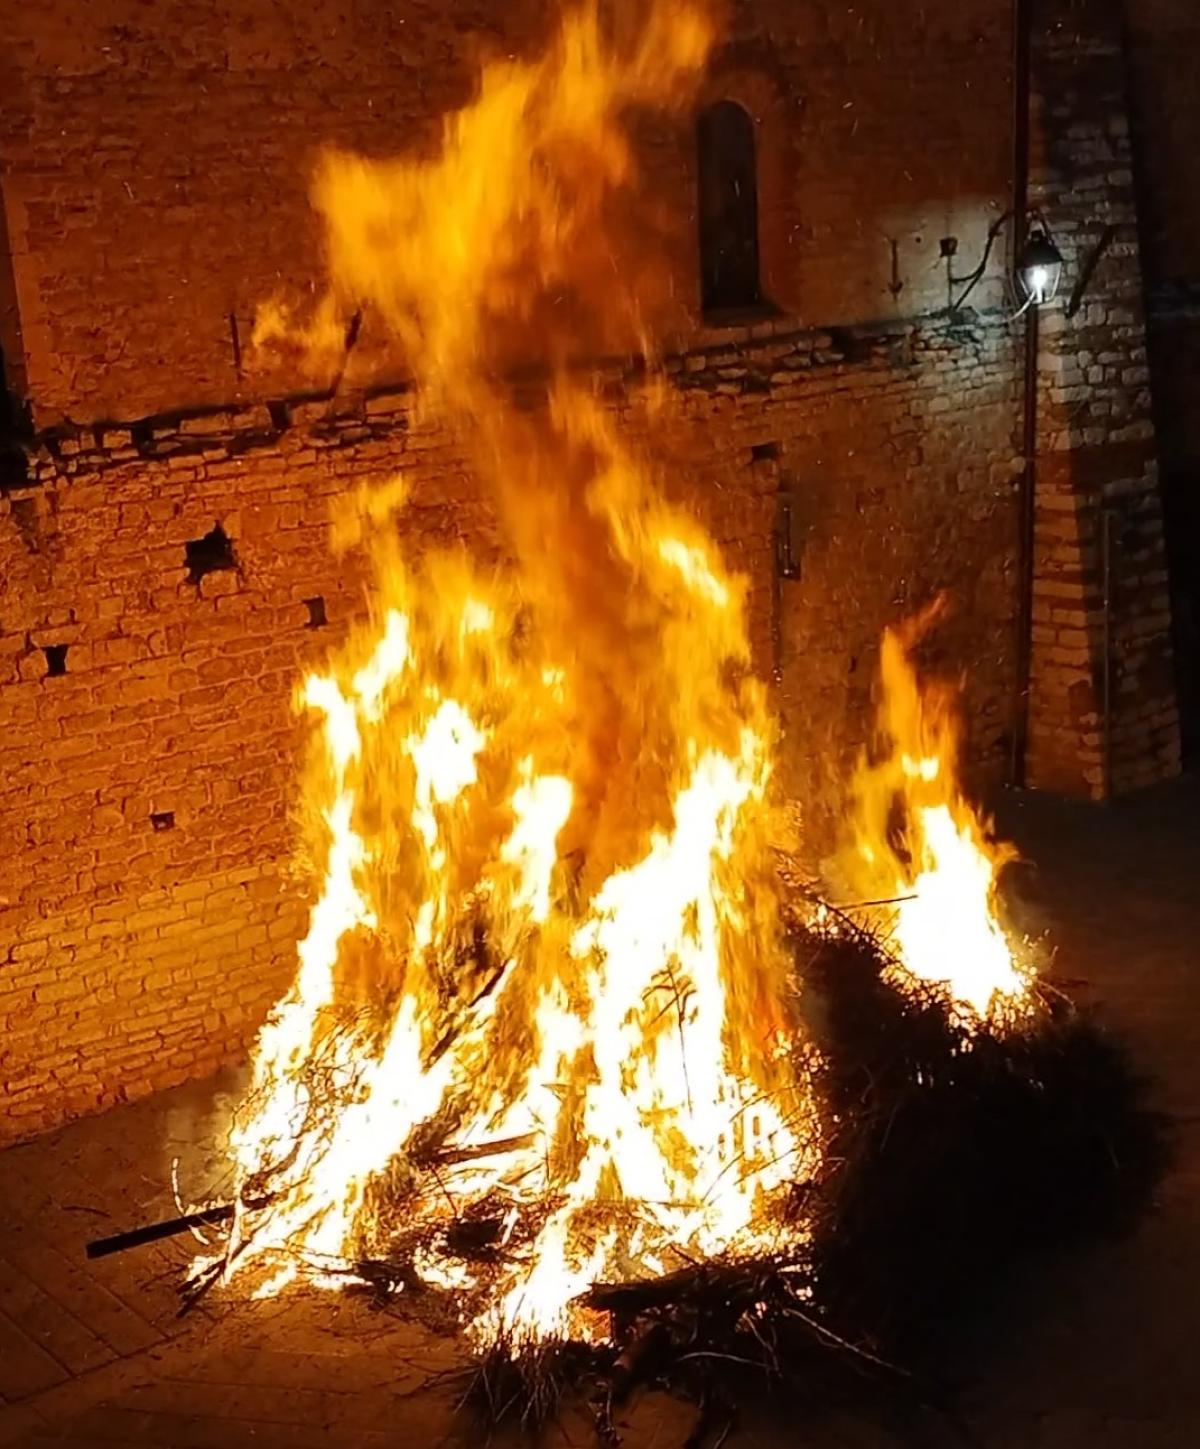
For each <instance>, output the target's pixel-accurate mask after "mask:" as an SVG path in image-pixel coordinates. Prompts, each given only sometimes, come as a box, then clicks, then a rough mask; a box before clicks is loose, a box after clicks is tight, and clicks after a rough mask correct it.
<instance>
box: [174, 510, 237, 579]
mask: <svg viewBox="0 0 1200 1449" xmlns="http://www.w3.org/2000/svg"><path fill="white" fill-rule="evenodd" d="M184 561H185V562H186V564H187V569H188V583H189V584H198V583H199V582H200V580H201V579H202V578H203V577H204V575H205V574H213V573H217V572H218V571H219V570H221V569H235V568H237V566H238V562H237V556H236V554H235V553H234V551H233V539H231V538H230V537H229V535H228V534H227V533H226V532H225V530H224V529H223V528H222V527H221V525H220V524H219V523H215V524H213V527H212V529H211V530H210V532H208V533H206V534H205V535H204V537H203V538H190V539H188V541H187V543H186V544H184Z"/></svg>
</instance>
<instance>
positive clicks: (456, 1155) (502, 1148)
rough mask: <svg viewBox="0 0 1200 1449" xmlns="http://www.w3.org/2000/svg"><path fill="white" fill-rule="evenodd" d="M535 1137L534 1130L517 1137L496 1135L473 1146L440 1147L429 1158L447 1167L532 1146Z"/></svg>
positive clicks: (439, 1165) (440, 1165) (536, 1136)
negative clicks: (490, 1139)
mask: <svg viewBox="0 0 1200 1449" xmlns="http://www.w3.org/2000/svg"><path fill="white" fill-rule="evenodd" d="M537 1139H538V1134H537V1133H536V1132H522V1133H521V1135H520V1136H519V1137H497V1138H496V1140H495V1141H494V1142H480V1143H477V1144H476V1145H475V1146H474V1147H442V1148H440V1149H439V1150H438V1151H437V1152H435V1153H434V1154H433V1156H432V1158H431V1159H429V1160H430V1161H431V1162H433V1163H436V1164H437V1166H438V1167H448V1166H452V1165H453V1164H454V1163H456V1162H474V1161H475V1160H476V1159H477V1158H480V1157H500V1156H502V1155H503V1154H504V1153H506V1152H520V1151H521V1149H522V1148H523V1147H532V1146H533V1144H534V1143H535V1142H536V1141H537Z"/></svg>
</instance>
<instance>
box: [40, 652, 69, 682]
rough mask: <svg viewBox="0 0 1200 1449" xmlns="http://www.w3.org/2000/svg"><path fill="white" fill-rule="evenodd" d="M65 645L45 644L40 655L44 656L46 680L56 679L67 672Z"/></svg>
mask: <svg viewBox="0 0 1200 1449" xmlns="http://www.w3.org/2000/svg"><path fill="white" fill-rule="evenodd" d="M68 648H69V646H68V645H66V644H47V645H46V646H45V647H44V648H43V649H42V653H43V654H44V655H45V656H46V678H47V679H58V678H59V677H60V676H61V675H63V674H65V673H66V672H67V649H68Z"/></svg>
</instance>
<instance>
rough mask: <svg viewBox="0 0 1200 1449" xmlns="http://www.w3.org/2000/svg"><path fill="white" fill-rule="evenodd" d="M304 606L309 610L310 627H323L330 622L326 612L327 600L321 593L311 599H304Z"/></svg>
mask: <svg viewBox="0 0 1200 1449" xmlns="http://www.w3.org/2000/svg"><path fill="white" fill-rule="evenodd" d="M304 607H305V608H306V609H307V610H308V627H309V628H310V629H323V628H324V627H325V625H326V624H328V623H329V618H328V616H327V615H326V613H325V600H324V599H323V598H322V597H321V595H320V594H316V595H315V596H314V597H313V598H311V599H305V600H304Z"/></svg>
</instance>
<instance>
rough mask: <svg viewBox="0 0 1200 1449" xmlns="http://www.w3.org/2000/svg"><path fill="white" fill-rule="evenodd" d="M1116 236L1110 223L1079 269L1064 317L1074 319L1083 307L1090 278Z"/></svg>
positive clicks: (1115, 231) (1114, 229)
mask: <svg viewBox="0 0 1200 1449" xmlns="http://www.w3.org/2000/svg"><path fill="white" fill-rule="evenodd" d="M1116 235H1117V229H1116V227H1115V226H1113V225H1112V224H1111V223H1110V224H1109V225H1108V226H1106V227H1105V228H1104V230H1103V231H1102V232H1101V233H1100V240H1099V241H1098V242H1097V243H1096V245H1095V246H1094V247H1093V248H1092V250H1091V251H1090V252H1089V253H1088V259H1087V261H1086V262H1084V264H1083V266H1082V267H1081V268H1080V272H1079V277H1078V279H1077V281H1076V283H1075V286H1074V287H1073V288H1072V290H1071V299H1070V301H1069V302H1068V303H1067V305H1066V307H1065V308H1064V312H1065V315H1066V316H1068V317H1074V315H1075V314H1076V312H1078V311H1079V309H1080V307H1081V306H1082V305H1083V298H1084V294H1085V293H1086V292H1087V289H1088V287H1090V286H1091V283H1092V278H1093V277H1094V276H1095V275H1096V268H1097V267H1098V266H1099V265H1100V263H1101V262H1102V261H1103V260H1104V253H1105V252H1106V251H1107V250H1108V249H1109V247H1110V246H1112V244H1113V239H1114V238H1115V237H1116Z"/></svg>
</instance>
